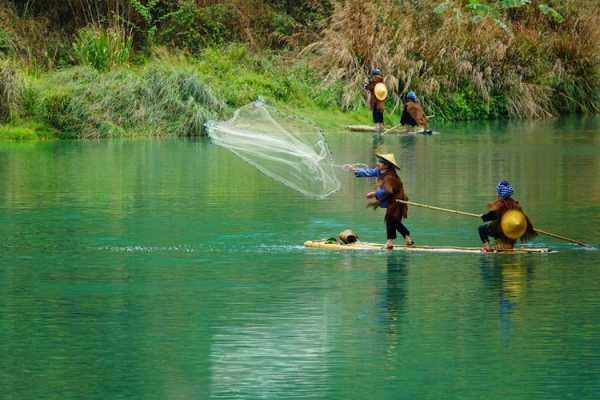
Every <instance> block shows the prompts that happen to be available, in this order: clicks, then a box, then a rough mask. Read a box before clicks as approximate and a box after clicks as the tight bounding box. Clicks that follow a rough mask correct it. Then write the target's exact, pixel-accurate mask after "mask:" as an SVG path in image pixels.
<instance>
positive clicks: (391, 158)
mask: <svg viewBox="0 0 600 400" xmlns="http://www.w3.org/2000/svg"><path fill="white" fill-rule="evenodd" d="M375 156H376V157H377V158H381V159H382V160H385V161H387V162H389V163H390V164H392V165H393V166H394V167H396V168H398V169H400V166H399V165H398V162H397V161H396V157H394V155H393V154H392V153H388V154H375Z"/></svg>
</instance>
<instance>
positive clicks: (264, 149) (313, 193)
mask: <svg viewBox="0 0 600 400" xmlns="http://www.w3.org/2000/svg"><path fill="white" fill-rule="evenodd" d="M207 130H208V135H209V136H210V138H211V139H212V141H213V143H215V144H217V145H219V146H222V147H225V148H226V149H229V150H231V151H232V152H234V153H235V154H237V155H238V156H239V157H241V158H242V159H243V160H245V161H246V162H248V163H250V164H252V165H254V166H255V167H256V168H258V169H259V170H260V171H261V172H262V173H264V174H265V175H267V176H269V177H271V178H273V179H275V180H276V181H278V182H281V183H283V184H284V185H286V186H289V187H290V188H292V189H295V190H297V191H299V192H301V193H303V194H304V195H306V196H310V197H315V198H320V199H322V198H325V197H327V196H329V195H330V194H332V193H333V192H335V191H337V190H338V189H339V188H340V182H339V180H338V179H337V177H336V175H335V171H334V164H333V161H332V158H331V154H330V153H329V149H328V148H327V144H326V142H325V138H324V137H323V133H322V131H321V130H320V129H319V128H318V127H317V126H315V125H314V124H312V123H311V122H309V121H307V120H305V119H302V118H298V117H292V116H289V115H285V114H283V113H282V112H280V111H278V110H276V109H275V108H273V107H270V106H267V105H266V104H265V103H264V102H262V101H260V100H258V101H255V102H254V103H250V104H248V105H246V106H244V107H242V108H240V109H238V110H237V111H236V112H235V114H234V116H233V118H232V119H230V120H229V121H222V122H221V121H210V122H208V123H207Z"/></svg>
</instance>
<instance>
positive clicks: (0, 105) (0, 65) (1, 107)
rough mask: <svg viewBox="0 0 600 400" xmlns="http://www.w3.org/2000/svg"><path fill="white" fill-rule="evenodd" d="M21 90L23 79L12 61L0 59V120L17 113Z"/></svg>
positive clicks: (6, 119) (4, 120)
mask: <svg viewBox="0 0 600 400" xmlns="http://www.w3.org/2000/svg"><path fill="white" fill-rule="evenodd" d="M23 90H24V84H23V80H22V79H21V77H20V76H19V73H18V72H17V69H16V68H15V66H14V65H13V63H12V62H10V61H9V60H1V59H0V122H6V121H8V120H10V119H12V118H14V117H15V116H16V115H17V113H18V111H19V107H20V103H21V99H22V95H23Z"/></svg>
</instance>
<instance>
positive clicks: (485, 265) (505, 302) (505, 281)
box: [480, 255, 535, 339]
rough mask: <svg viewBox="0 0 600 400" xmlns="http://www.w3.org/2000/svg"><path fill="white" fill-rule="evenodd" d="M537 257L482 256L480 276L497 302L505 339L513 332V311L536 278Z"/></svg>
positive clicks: (500, 324) (501, 328)
mask: <svg viewBox="0 0 600 400" xmlns="http://www.w3.org/2000/svg"><path fill="white" fill-rule="evenodd" d="M534 260H535V258H534V257H532V256H530V255H514V256H512V255H511V256H499V257H493V256H492V257H490V256H489V255H482V256H481V259H480V273H481V279H482V281H483V284H484V287H485V288H487V289H489V290H490V291H491V292H492V294H493V297H495V298H496V301H497V302H498V315H499V326H500V330H501V332H502V334H503V336H504V338H505V339H506V338H509V337H510V335H511V333H512V328H513V319H514V316H513V313H514V312H515V309H516V307H517V306H518V304H519V302H520V301H522V298H523V297H524V296H525V294H526V292H527V290H528V289H529V288H530V287H531V285H532V282H533V280H534V277H535V274H534V272H535V265H534V263H535V261H534Z"/></svg>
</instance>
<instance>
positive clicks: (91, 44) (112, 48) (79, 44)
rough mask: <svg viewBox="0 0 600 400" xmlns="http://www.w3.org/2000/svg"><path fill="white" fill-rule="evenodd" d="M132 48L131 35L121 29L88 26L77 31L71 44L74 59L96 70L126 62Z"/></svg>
mask: <svg viewBox="0 0 600 400" xmlns="http://www.w3.org/2000/svg"><path fill="white" fill-rule="evenodd" d="M131 49H132V39H131V35H129V34H128V33H127V32H125V31H124V30H122V29H118V28H112V29H104V28H100V27H96V26H90V27H87V28H84V29H82V30H80V31H79V33H78V34H77V38H76V39H75V43H74V44H73V54H74V57H75V60H76V61H77V62H78V63H79V64H81V65H90V66H92V67H94V68H95V69H97V70H98V71H108V70H110V69H111V68H113V67H114V66H117V65H121V64H124V63H126V62H127V61H128V60H129V55H130V53H131Z"/></svg>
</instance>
